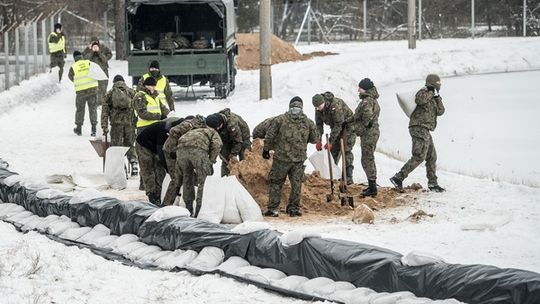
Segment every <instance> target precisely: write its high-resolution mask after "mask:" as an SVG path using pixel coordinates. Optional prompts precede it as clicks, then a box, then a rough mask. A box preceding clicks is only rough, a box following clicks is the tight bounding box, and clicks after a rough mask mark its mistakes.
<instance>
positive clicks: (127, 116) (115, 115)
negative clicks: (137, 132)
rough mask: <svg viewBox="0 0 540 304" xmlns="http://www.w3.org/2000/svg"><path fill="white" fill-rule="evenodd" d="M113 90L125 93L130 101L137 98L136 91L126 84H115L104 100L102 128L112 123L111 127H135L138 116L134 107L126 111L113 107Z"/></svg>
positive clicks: (121, 82) (118, 82) (119, 82)
mask: <svg viewBox="0 0 540 304" xmlns="http://www.w3.org/2000/svg"><path fill="white" fill-rule="evenodd" d="M113 90H120V91H122V92H124V94H126V95H127V96H128V97H129V98H130V99H132V100H133V97H134V96H135V90H133V89H132V88H130V87H128V86H127V85H126V83H125V82H123V81H117V82H115V83H114V84H113V87H112V89H110V90H109V91H108V92H107V94H105V99H104V100H103V106H102V108H101V127H102V128H103V127H107V124H108V122H109V119H110V122H111V125H115V124H116V125H133V126H135V122H136V116H135V112H134V111H133V105H131V107H128V108H125V109H118V108H115V107H114V106H113Z"/></svg>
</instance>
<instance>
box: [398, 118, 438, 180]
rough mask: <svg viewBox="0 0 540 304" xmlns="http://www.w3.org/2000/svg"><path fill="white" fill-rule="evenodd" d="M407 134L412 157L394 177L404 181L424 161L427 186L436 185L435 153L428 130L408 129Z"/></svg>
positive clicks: (421, 128) (420, 128)
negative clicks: (409, 136)
mask: <svg viewBox="0 0 540 304" xmlns="http://www.w3.org/2000/svg"><path fill="white" fill-rule="evenodd" d="M409 133H410V134H411V137H412V157H411V159H409V160H408V161H407V162H406V163H405V165H403V167H402V168H401V170H400V171H399V172H398V173H397V174H396V177H397V178H399V179H401V180H404V179H405V178H407V176H409V174H410V173H411V172H412V171H413V170H414V169H415V168H416V167H418V166H419V165H420V164H421V163H422V162H423V161H426V171H427V178H428V184H429V185H437V174H436V171H437V166H436V162H437V151H436V150H435V146H434V145H433V139H432V138H431V134H430V133H429V130H428V129H426V128H423V127H410V128H409Z"/></svg>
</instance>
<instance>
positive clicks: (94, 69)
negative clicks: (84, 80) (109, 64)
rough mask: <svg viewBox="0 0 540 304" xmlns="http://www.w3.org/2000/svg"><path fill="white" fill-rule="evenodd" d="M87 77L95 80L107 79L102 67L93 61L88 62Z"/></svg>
mask: <svg viewBox="0 0 540 304" xmlns="http://www.w3.org/2000/svg"><path fill="white" fill-rule="evenodd" d="M88 77H90V78H93V79H95V80H108V79H109V78H108V77H107V74H105V72H103V69H102V68H101V67H100V66H99V65H98V64H97V63H94V62H90V69H89V70H88Z"/></svg>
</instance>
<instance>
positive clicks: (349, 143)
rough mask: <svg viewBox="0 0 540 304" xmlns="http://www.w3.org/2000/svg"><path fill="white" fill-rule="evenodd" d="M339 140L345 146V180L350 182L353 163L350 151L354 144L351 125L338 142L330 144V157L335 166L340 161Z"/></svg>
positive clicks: (354, 136)
mask: <svg viewBox="0 0 540 304" xmlns="http://www.w3.org/2000/svg"><path fill="white" fill-rule="evenodd" d="M340 138H343V145H344V146H345V168H347V170H346V171H347V180H350V181H351V182H352V174H353V169H354V166H353V162H354V154H353V152H352V149H353V147H354V145H355V144H356V132H354V129H353V127H352V125H350V126H348V127H346V128H345V129H344V130H343V132H342V134H341V136H340V137H339V138H338V140H337V141H336V142H334V143H332V150H330V153H331V154H332V157H333V158H334V162H335V163H336V165H340V164H339V160H340V153H341V142H340V140H339V139H340Z"/></svg>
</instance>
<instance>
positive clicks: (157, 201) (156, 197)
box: [148, 193, 161, 207]
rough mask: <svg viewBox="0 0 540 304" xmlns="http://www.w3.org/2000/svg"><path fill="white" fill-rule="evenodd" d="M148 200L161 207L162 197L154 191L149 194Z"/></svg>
mask: <svg viewBox="0 0 540 304" xmlns="http://www.w3.org/2000/svg"><path fill="white" fill-rule="evenodd" d="M148 200H149V201H150V203H152V204H154V205H156V206H158V207H161V197H160V195H159V194H154V193H150V194H148Z"/></svg>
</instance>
